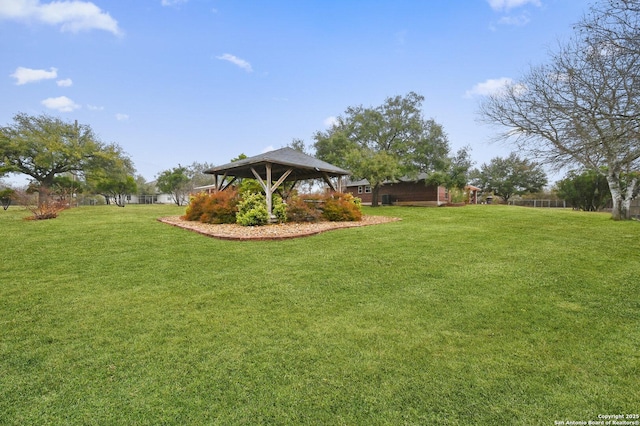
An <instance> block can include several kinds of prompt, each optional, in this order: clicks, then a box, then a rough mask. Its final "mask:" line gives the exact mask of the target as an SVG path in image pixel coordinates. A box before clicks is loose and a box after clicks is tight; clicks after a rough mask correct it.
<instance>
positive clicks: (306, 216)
mask: <svg viewBox="0 0 640 426" xmlns="http://www.w3.org/2000/svg"><path fill="white" fill-rule="evenodd" d="M319 202H320V200H319V199H317V200H316V199H315V198H314V199H311V198H310V197H307V196H294V197H290V198H289V199H288V200H287V222H317V221H319V220H320V218H321V216H322V212H321V211H320V210H319V209H318V205H319Z"/></svg>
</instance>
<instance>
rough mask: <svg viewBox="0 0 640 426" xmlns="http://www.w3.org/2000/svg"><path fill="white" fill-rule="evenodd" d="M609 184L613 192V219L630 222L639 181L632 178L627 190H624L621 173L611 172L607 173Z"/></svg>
mask: <svg viewBox="0 0 640 426" xmlns="http://www.w3.org/2000/svg"><path fill="white" fill-rule="evenodd" d="M607 182H609V190H610V191H611V202H612V208H611V218H612V219H613V220H630V219H631V201H632V200H633V197H634V195H635V191H636V186H637V185H638V179H637V178H632V179H631V181H630V182H629V183H628V185H627V187H626V189H624V190H623V188H622V185H621V182H620V173H618V172H615V171H609V173H607Z"/></svg>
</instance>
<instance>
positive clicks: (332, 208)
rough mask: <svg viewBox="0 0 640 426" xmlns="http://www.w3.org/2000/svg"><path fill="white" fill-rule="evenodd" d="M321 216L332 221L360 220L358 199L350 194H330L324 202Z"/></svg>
mask: <svg viewBox="0 0 640 426" xmlns="http://www.w3.org/2000/svg"><path fill="white" fill-rule="evenodd" d="M322 216H323V217H324V218H325V219H327V220H329V221H332V222H342V221H351V222H353V221H359V220H362V208H361V205H360V199H359V198H356V197H354V196H353V195H351V194H343V193H335V194H331V195H329V196H328V197H327V198H326V200H325V202H324V208H323V210H322Z"/></svg>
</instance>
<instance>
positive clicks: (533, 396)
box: [0, 206, 640, 425]
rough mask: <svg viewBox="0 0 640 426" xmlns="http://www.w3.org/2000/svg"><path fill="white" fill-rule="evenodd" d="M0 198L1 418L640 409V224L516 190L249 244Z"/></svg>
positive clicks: (549, 419) (69, 420) (220, 420)
mask: <svg viewBox="0 0 640 426" xmlns="http://www.w3.org/2000/svg"><path fill="white" fill-rule="evenodd" d="M183 211H184V208H177V207H173V206H127V207H126V208H124V209H121V208H116V207H108V206H102V207H80V208H76V209H72V210H68V211H65V212H63V213H62V214H61V215H60V217H59V218H57V219H55V220H48V221H37V222H36V221H24V220H22V218H23V217H24V216H26V215H27V213H26V212H25V211H23V210H19V209H18V208H15V207H11V208H10V209H9V210H8V211H6V212H4V211H0V229H1V231H2V233H1V235H2V240H1V244H2V255H1V262H0V283H1V284H0V424H7V425H24V424H83V425H90V424H101V425H102V424H139V425H158V424H176V425H177V424H225V425H226V424H331V425H335V424H347V425H354V424H367V425H368V424H394V425H395V424H446V425H468V424H481V425H483V424H486V425H499V424H521V425H532V424H554V421H566V420H574V421H575V420H578V421H588V420H598V415H599V414H624V413H638V411H640V386H638V383H639V373H640V351H639V348H640V298H639V287H640V256H639V255H640V223H638V222H613V221H611V220H610V219H609V216H608V215H606V214H597V213H580V212H573V211H569V210H550V209H544V210H543V209H537V210H534V209H527V208H518V207H505V206H467V207H464V208H396V207H383V208H378V209H370V208H369V209H365V214H382V215H388V216H397V217H401V218H402V219H403V220H402V221H400V222H394V223H388V224H384V225H377V226H370V227H362V228H351V229H343V230H336V231H331V232H328V233H324V234H320V235H316V236H313V237H306V238H301V239H295V240H285V241H256V242H246V241H244V242H235V241H221V240H216V239H212V238H208V237H204V236H201V235H198V234H195V233H192V232H189V231H186V230H183V229H179V228H175V227H171V226H168V225H165V224H162V223H159V222H157V221H156V218H158V217H161V216H169V215H178V214H182V213H183Z"/></svg>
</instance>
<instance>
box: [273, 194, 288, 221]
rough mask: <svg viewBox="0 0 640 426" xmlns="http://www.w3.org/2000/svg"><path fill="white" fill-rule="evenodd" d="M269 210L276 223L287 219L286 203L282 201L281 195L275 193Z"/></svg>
mask: <svg viewBox="0 0 640 426" xmlns="http://www.w3.org/2000/svg"><path fill="white" fill-rule="evenodd" d="M271 210H272V213H273V215H274V216H275V217H276V220H277V221H278V223H285V222H286V221H287V204H285V203H284V201H282V197H280V196H277V195H276V196H274V197H273V205H272V206H271Z"/></svg>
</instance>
